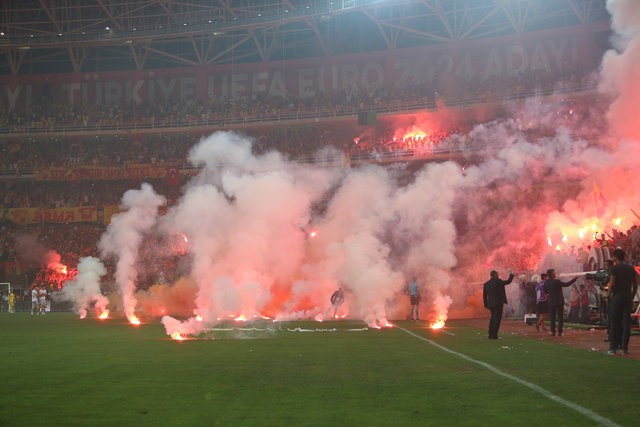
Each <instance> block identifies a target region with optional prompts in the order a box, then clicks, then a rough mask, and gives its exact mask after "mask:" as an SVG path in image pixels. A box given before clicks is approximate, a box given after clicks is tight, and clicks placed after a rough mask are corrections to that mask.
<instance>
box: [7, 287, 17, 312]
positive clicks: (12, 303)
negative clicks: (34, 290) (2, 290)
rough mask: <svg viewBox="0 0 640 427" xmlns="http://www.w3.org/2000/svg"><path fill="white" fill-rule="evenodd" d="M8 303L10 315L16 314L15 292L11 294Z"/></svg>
mask: <svg viewBox="0 0 640 427" xmlns="http://www.w3.org/2000/svg"><path fill="white" fill-rule="evenodd" d="M8 302H9V313H15V312H16V296H15V294H14V293H13V292H9V297H8Z"/></svg>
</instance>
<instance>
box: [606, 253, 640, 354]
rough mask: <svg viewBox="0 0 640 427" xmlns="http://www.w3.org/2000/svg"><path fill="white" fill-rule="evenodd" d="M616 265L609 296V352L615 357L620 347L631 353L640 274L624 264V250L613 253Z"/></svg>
mask: <svg viewBox="0 0 640 427" xmlns="http://www.w3.org/2000/svg"><path fill="white" fill-rule="evenodd" d="M613 257H614V259H615V261H616V265H614V266H613V268H612V269H611V279H610V281H609V295H610V301H611V308H610V311H609V322H610V325H609V351H608V352H607V354H611V355H614V354H616V350H617V347H618V346H621V347H622V352H623V353H624V354H628V353H629V335H630V332H631V308H632V306H633V296H634V295H635V294H636V291H637V290H638V274H637V273H636V270H635V269H634V268H633V266H631V265H629V264H627V263H625V262H624V259H625V253H624V250H622V248H616V249H615V250H614V251H613Z"/></svg>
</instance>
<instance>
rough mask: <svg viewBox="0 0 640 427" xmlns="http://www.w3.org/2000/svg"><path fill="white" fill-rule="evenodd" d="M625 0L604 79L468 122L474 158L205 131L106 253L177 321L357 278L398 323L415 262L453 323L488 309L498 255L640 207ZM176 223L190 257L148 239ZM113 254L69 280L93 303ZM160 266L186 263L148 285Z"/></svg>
mask: <svg viewBox="0 0 640 427" xmlns="http://www.w3.org/2000/svg"><path fill="white" fill-rule="evenodd" d="M608 8H609V11H610V12H611V14H612V17H613V29H614V31H615V39H614V40H613V46H614V49H612V50H610V51H609V52H607V53H606V55H605V56H604V58H603V61H602V66H601V69H600V70H599V72H596V73H594V79H598V82H599V91H598V93H597V94H591V95H590V97H589V98H588V99H586V100H585V98H582V100H581V101H575V102H573V103H572V104H571V105H567V103H566V102H565V100H563V99H562V98H561V97H547V98H534V99H530V100H528V101H526V102H518V103H514V104H513V105H510V106H507V109H508V111H509V114H508V117H507V118H500V119H496V120H493V121H489V122H484V123H482V124H479V125H477V126H475V127H474V128H473V129H472V130H471V131H470V132H469V133H467V134H464V135H454V136H452V137H451V143H452V144H453V143H455V144H456V145H457V146H459V147H467V146H468V147H477V146H482V147H483V148H482V150H480V151H479V150H477V149H475V148H474V149H471V148H470V149H468V150H467V151H464V150H463V159H462V160H461V161H455V162H454V161H445V162H441V163H436V162H431V163H429V162H426V163H424V164H423V165H421V166H420V167H419V168H417V169H416V168H415V167H414V166H409V165H407V164H396V165H393V166H381V165H375V164H369V165H361V166H358V167H353V168H350V167H344V166H343V165H342V163H341V162H336V163H335V164H329V165H327V164H311V165H309V164H304V165H301V164H298V163H294V162H289V161H287V160H285V158H284V157H283V156H281V155H280V154H279V153H277V152H269V153H266V154H262V155H256V154H254V153H253V152H252V141H251V139H249V138H248V137H245V136H243V135H241V134H238V133H233V132H217V133H215V134H213V135H211V136H209V137H207V138H204V139H203V140H202V141H201V142H200V143H198V144H197V145H196V146H195V147H194V148H193V149H192V150H191V152H190V155H189V161H190V162H191V163H192V164H193V165H194V166H197V167H199V168H200V172H199V173H198V175H197V176H195V177H193V179H192V180H191V181H190V182H189V183H188V184H187V185H185V186H184V188H183V189H182V195H181V197H180V199H179V201H178V203H177V204H176V205H174V206H171V207H169V208H168V209H167V210H166V212H165V213H163V214H160V213H159V212H160V209H161V208H162V207H163V205H164V203H165V200H164V198H163V197H162V196H160V195H158V194H156V193H155V192H154V190H153V188H152V187H151V186H150V185H148V184H143V185H142V187H141V188H140V189H134V190H130V191H127V192H126V193H125V194H124V197H123V199H122V205H123V207H124V209H125V210H124V212H123V213H121V214H119V215H117V216H115V217H114V218H113V221H112V222H111V224H110V225H109V227H108V229H107V231H106V233H105V234H104V236H103V237H102V239H101V240H100V243H99V248H100V251H101V255H102V256H103V257H105V258H113V259H114V260H115V261H116V263H115V268H116V272H115V275H114V280H115V284H116V286H117V288H118V289H119V294H120V296H121V298H122V308H123V310H124V312H125V314H126V316H127V317H128V318H129V319H130V320H133V319H135V318H136V314H135V313H136V310H137V312H138V313H140V315H141V316H143V317H144V316H146V317H156V318H158V317H160V316H162V323H163V324H164V326H165V329H166V331H167V333H168V334H169V335H171V336H173V337H184V336H188V335H191V336H197V335H199V334H200V333H202V332H203V331H206V330H207V329H209V328H211V327H213V326H214V325H216V324H218V323H220V322H221V321H224V320H227V319H237V320H251V319H254V318H264V317H266V318H269V319H274V320H291V319H316V320H321V319H323V318H324V317H325V313H326V312H327V310H328V307H329V305H330V302H329V297H330V295H331V293H332V292H333V290H335V289H336V288H337V287H338V286H340V285H342V286H343V287H344V289H345V292H346V296H347V297H346V300H345V304H344V306H343V307H342V311H343V312H344V313H343V314H344V315H348V316H349V317H350V318H357V319H362V320H363V321H365V322H366V323H367V324H368V325H369V326H370V327H376V328H380V327H386V326H389V325H390V319H398V318H404V317H405V315H406V312H407V309H408V301H407V298H405V297H404V296H403V289H404V286H405V284H406V282H407V280H408V279H409V278H410V277H412V276H413V275H415V276H417V278H418V280H419V282H420V283H421V285H422V287H423V300H422V305H423V307H424V308H423V310H424V309H426V311H427V314H428V319H427V320H429V321H431V322H434V323H435V322H438V321H444V320H446V319H447V317H450V316H472V315H478V314H481V313H482V307H481V305H482V304H481V301H480V300H479V298H478V295H479V294H478V292H479V286H478V285H477V282H479V281H483V280H486V278H487V273H488V271H489V270H492V269H497V270H498V271H506V269H507V268H510V269H513V270H514V271H518V272H535V271H539V269H542V268H546V267H548V266H549V265H545V264H546V263H548V262H549V256H548V255H549V253H550V252H554V251H557V250H558V249H559V248H561V249H566V248H569V247H570V246H581V245H584V244H585V243H586V242H590V241H591V240H592V239H593V235H594V233H595V232H605V231H607V230H610V229H611V228H612V227H614V224H615V227H617V228H619V229H624V228H625V227H627V228H628V227H629V226H631V225H633V223H634V221H636V220H637V218H636V217H635V216H634V214H633V211H632V209H640V193H638V192H637V191H636V188H637V187H638V184H640V183H639V182H638V181H639V180H640V178H639V177H638V174H637V173H636V171H637V168H638V160H637V159H640V152H639V151H640V150H639V146H638V142H637V140H638V137H640V125H638V124H637V123H638V122H637V120H635V118H634V117H633V116H632V115H633V113H634V103H635V101H636V100H637V99H639V97H640V93H638V91H639V89H638V85H637V80H636V79H635V77H636V76H638V75H640V70H638V67H639V65H638V64H639V63H640V62H639V61H638V59H640V58H639V56H640V37H638V35H639V34H638V31H639V30H640V28H639V25H640V24H638V23H640V7H638V4H637V3H636V2H634V1H633V0H626V1H614V0H610V1H609V2H608ZM451 115H455V113H453V112H452V113H451ZM451 115H450V116H449V117H451ZM340 156H341V154H340V153H335V157H336V158H339V157H340ZM176 239H178V240H183V242H182V243H181V244H180V251H179V252H180V257H181V259H182V261H181V262H180V263H178V264H177V266H176V267H175V269H174V271H172V272H169V271H162V263H159V262H155V261H154V260H149V259H148V253H149V252H150V253H152V254H155V256H156V257H157V258H158V259H160V258H163V257H170V256H176V255H175V250H169V249H170V248H171V247H173V246H174V245H172V244H171V242H175V241H176ZM153 242H156V243H158V242H160V243H162V244H160V245H154V243H153ZM150 245H151V248H150V247H149V246H150ZM103 268H104V267H102V266H101V263H100V260H97V259H89V260H83V261H82V263H81V264H80V265H79V267H78V276H77V278H76V279H75V280H74V281H73V282H69V283H67V285H66V287H65V291H64V292H65V293H64V296H65V297H66V298H67V299H69V300H71V301H73V302H74V304H75V306H76V307H77V309H78V311H79V312H81V313H83V312H85V311H86V310H87V308H88V306H89V305H90V302H91V301H92V298H93V299H94V300H95V301H96V304H98V303H99V304H104V300H102V299H100V298H99V295H100V292H99V281H100V277H101V276H102V275H103V274H104V271H103V270H102V269H103ZM148 269H153V270H154V274H155V273H157V274H160V273H162V274H163V276H164V275H166V276H167V277H171V278H170V279H169V280H166V283H163V280H160V281H157V282H156V284H155V285H154V286H153V287H152V288H150V289H148V290H145V291H140V290H137V288H136V280H137V278H138V277H139V276H140V275H141V274H142V272H143V271H145V270H148ZM474 283H475V284H474ZM74 289H75V290H74ZM101 308H102V306H101ZM105 309H106V308H105ZM423 317H424V316H423Z"/></svg>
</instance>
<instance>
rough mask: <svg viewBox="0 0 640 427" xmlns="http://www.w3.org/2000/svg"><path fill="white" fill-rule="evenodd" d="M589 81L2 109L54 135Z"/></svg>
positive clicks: (513, 80) (462, 97) (382, 106)
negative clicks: (62, 130) (56, 133)
mask: <svg viewBox="0 0 640 427" xmlns="http://www.w3.org/2000/svg"><path fill="white" fill-rule="evenodd" d="M588 84H589V75H588V74H587V72H585V71H581V70H579V69H578V68H568V69H566V70H564V71H563V72H561V73H551V72H549V71H547V70H543V69H537V70H536V69H531V70H528V71H527V72H523V73H519V74H516V75H512V76H493V77H490V78H474V79H464V78H454V77H452V75H451V74H446V73H443V74H442V75H440V76H437V77H435V78H434V79H433V80H431V81H428V82H413V83H409V84H405V85H403V86H400V87H394V88H388V89H387V88H382V87H373V86H372V87H368V88H364V89H360V90H358V89H337V90H333V91H330V92H320V93H319V94H318V95H316V96H315V97H303V98H297V97H293V96H289V95H287V96H269V95H267V94H265V93H256V94H253V95H250V96H242V97H240V96H239V97H235V98H224V99H222V98H213V99H211V100H208V101H204V100H193V101H185V102H177V103H168V104H162V103H154V104H140V105H138V104H133V103H130V104H120V105H107V106H104V105H92V104H88V103H80V104H75V105H71V104H69V103H65V102H58V101H57V100H55V99H44V100H42V101H43V102H41V103H39V104H35V105H32V106H30V107H28V108H16V109H3V110H0V130H4V131H5V132H12V133H16V132H25V131H35V132H51V131H54V130H56V129H64V128H68V129H71V128H75V129H83V128H90V129H99V128H107V129H113V128H114V127H120V128H123V129H125V128H135V127H140V126H146V127H154V128H162V127H168V126H169V127H175V126H187V127H189V126H199V125H205V124H208V125H212V124H218V125H224V124H225V123H238V122H242V123H245V122H255V121H259V122H264V121H271V120H282V119H283V118H287V117H296V116H297V115H306V116H309V115H311V116H313V115H322V116H327V115H329V116H343V115H349V114H354V113H356V112H358V111H360V110H373V111H376V110H382V111H394V110H395V111H398V110H403V109H406V108H407V106H408V105H410V104H411V105H416V108H420V107H421V108H424V106H425V105H432V106H434V107H435V105H436V100H442V101H443V102H444V103H445V104H448V105H464V104H471V103H478V102H489V101H496V100H504V99H511V98H518V97H523V96H530V95H532V94H534V93H536V92H543V93H547V92H550V91H553V90H558V89H562V90H576V89H580V88H584V87H585V86H588Z"/></svg>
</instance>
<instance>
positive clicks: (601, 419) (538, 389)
mask: <svg viewBox="0 0 640 427" xmlns="http://www.w3.org/2000/svg"><path fill="white" fill-rule="evenodd" d="M395 327H396V328H398V329H400V330H402V331H404V332H406V333H407V334H409V335H411V336H413V337H415V338H418V339H419V340H422V341H424V342H426V343H428V344H431V345H432V346H434V347H437V348H439V349H440V350H442V351H444V352H447V353H449V354H452V355H454V356H457V357H459V358H461V359H464V360H466V361H468V362H471V363H475V364H476V365H480V366H482V367H483V368H485V369H487V370H489V371H491V372H493V373H494V374H497V375H500V376H502V377H504V378H507V379H509V380H511V381H514V382H516V383H518V384H520V385H523V386H525V387H527V388H529V389H531V390H533V391H535V392H536V393H538V394H540V395H542V396H543V397H545V398H547V399H549V400H551V401H554V402H556V403H559V404H560V405H563V406H565V407H567V408H569V409H573V410H574V411H576V412H578V413H580V414H582V415H584V416H585V417H587V418H590V419H591V420H592V421H595V422H596V423H598V424H599V425H602V426H609V427H620V425H619V424H617V423H615V422H614V421H612V420H610V419H608V418H605V417H603V416H602V415H599V414H597V413H595V412H593V411H592V410H590V409H587V408H585V407H584V406H580V405H578V404H576V403H573V402H569V401H568V400H565V399H563V398H562V397H560V396H557V395H555V394H553V393H551V392H550V391H548V390H546V389H544V388H542V387H540V386H539V385H536V384H533V383H530V382H529V381H525V380H523V379H522V378H518V377H516V376H515V375H511V374H508V373H506V372H503V371H501V370H500V369H498V368H496V367H495V366H493V365H490V364H488V363H486V362H482V361H480V360H476V359H474V358H473V357H470V356H467V355H466V354H463V353H459V352H457V351H455V350H451V349H450V348H447V347H445V346H443V345H440V344H438V343H437V342H435V341H433V340H430V339H429V338H425V337H423V336H420V335H418V334H416V333H414V332H411V331H410V330H408V329H405V328H403V327H401V326H398V325H395Z"/></svg>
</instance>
